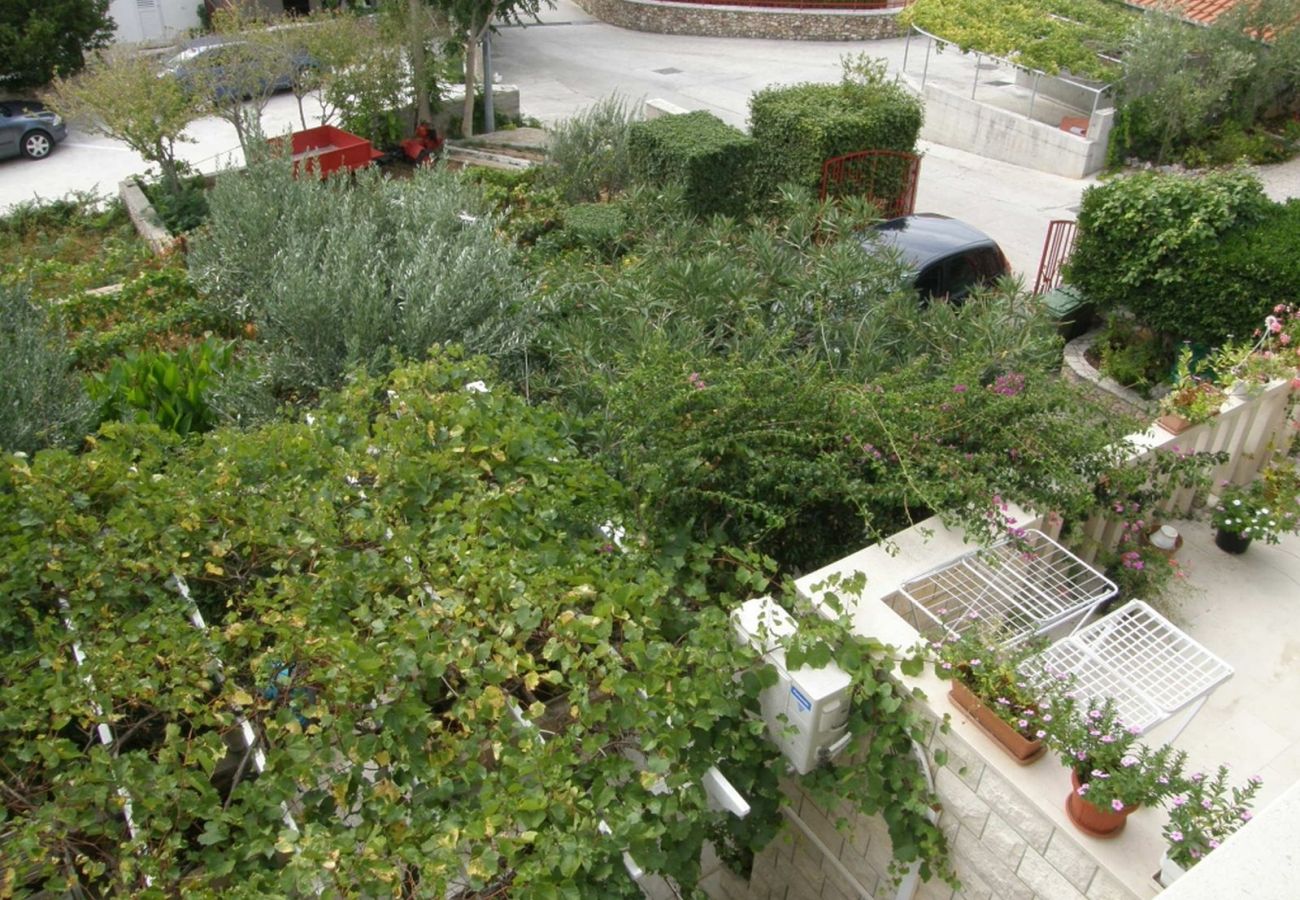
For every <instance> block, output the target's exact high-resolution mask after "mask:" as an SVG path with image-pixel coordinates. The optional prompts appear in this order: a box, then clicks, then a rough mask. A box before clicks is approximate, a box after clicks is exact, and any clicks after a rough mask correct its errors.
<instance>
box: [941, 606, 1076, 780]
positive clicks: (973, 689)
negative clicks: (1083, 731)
mask: <svg viewBox="0 0 1300 900" xmlns="http://www.w3.org/2000/svg"><path fill="white" fill-rule="evenodd" d="M1009 637H1010V636H1009V635H1005V634H1000V633H999V632H998V631H997V630H996V629H993V628H987V627H980V626H979V625H976V624H971V625H968V627H967V628H966V630H965V631H964V632H962V634H960V635H959V636H957V637H954V638H950V639H948V640H945V641H943V642H941V643H939V644H938V645H937V647H936V649H937V658H936V660H935V673H936V674H938V675H939V677H940V678H947V679H949V680H950V681H951V684H952V689H951V690H950V691H949V692H948V699H950V700H951V701H952V702H953V704H954V705H955V706H957V707H958V708H959V709H961V710H962V711H963V712H965V713H966V714H967V715H968V716H969V717H970V719H971V721H973V722H974V723H975V724H976V725H977V726H978V727H979V728H980V729H981V730H982V731H983V732H984V733H985V734H987V735H988V736H989V737H990V738H991V739H993V741H995V742H996V743H997V744H998V746H1000V747H1001V748H1002V749H1003V750H1004V751H1006V753H1007V754H1008V755H1009V756H1011V757H1012V758H1013V759H1015V760H1016V762H1018V763H1020V764H1021V765H1028V764H1029V763H1032V762H1034V761H1036V760H1037V759H1039V757H1041V756H1042V755H1043V753H1044V752H1045V748H1044V746H1043V739H1044V738H1045V737H1046V736H1047V731H1046V728H1047V726H1048V724H1050V722H1051V719H1052V716H1051V714H1050V713H1047V712H1045V710H1044V707H1045V703H1044V701H1045V699H1046V698H1045V693H1046V692H1048V691H1051V690H1053V687H1052V685H1051V684H1045V685H1043V686H1042V687H1039V686H1037V685H1035V684H1033V683H1031V682H1030V681H1029V680H1028V679H1027V678H1025V676H1024V675H1022V674H1021V673H1020V666H1021V664H1022V663H1024V661H1025V660H1026V659H1028V658H1030V657H1031V656H1034V655H1035V654H1036V653H1038V652H1039V651H1040V650H1041V649H1042V645H1041V642H1037V643H1035V642H1032V641H1022V642H1020V643H1016V644H1010V645H1009V644H1008V638H1009Z"/></svg>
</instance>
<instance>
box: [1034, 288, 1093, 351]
mask: <svg viewBox="0 0 1300 900" xmlns="http://www.w3.org/2000/svg"><path fill="white" fill-rule="evenodd" d="M1043 306H1044V307H1046V308H1047V314H1048V315H1050V316H1051V317H1052V319H1054V320H1055V321H1056V330H1057V331H1058V332H1059V333H1060V335H1061V337H1063V338H1065V339H1066V340H1067V341H1072V340H1074V339H1075V338H1077V337H1078V336H1079V335H1081V334H1083V333H1084V332H1085V331H1087V330H1088V329H1089V328H1091V327H1092V320H1093V308H1092V304H1091V303H1089V302H1088V301H1087V300H1085V299H1084V296H1083V294H1082V293H1080V292H1079V289H1078V288H1076V287H1072V286H1071V285H1068V284H1063V285H1061V286H1060V287H1058V288H1055V289H1054V290H1052V291H1050V292H1048V293H1046V294H1044V295H1043Z"/></svg>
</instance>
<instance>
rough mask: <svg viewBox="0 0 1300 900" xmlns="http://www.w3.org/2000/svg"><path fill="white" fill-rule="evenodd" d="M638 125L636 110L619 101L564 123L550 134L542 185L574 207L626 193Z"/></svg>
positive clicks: (602, 103) (615, 98) (613, 98)
mask: <svg viewBox="0 0 1300 900" xmlns="http://www.w3.org/2000/svg"><path fill="white" fill-rule="evenodd" d="M634 121H636V113H635V108H634V107H633V106H632V105H631V104H629V103H628V102H627V100H625V99H624V98H622V97H619V96H617V95H614V96H610V97H606V98H605V99H603V100H601V101H599V102H597V103H595V104H593V105H592V106H590V107H588V108H587V109H584V110H583V111H582V112H580V113H578V114H577V115H575V116H572V117H570V118H568V119H565V120H564V121H562V122H560V123H559V124H557V125H556V126H555V127H554V128H552V129H551V133H550V137H549V140H548V142H547V147H546V162H547V165H546V166H545V168H543V169H542V172H541V177H540V179H539V181H540V182H541V183H542V184H543V185H548V186H551V187H554V188H556V189H557V190H558V191H559V192H560V195H561V196H562V197H563V198H564V199H565V200H566V201H568V202H569V203H582V202H585V201H591V200H596V199H599V198H600V195H601V194H602V193H604V194H613V193H616V192H618V191H621V190H622V189H623V188H624V187H626V186H627V184H628V182H629V180H630V171H629V161H628V136H629V133H630V132H631V129H632V123H633V122H634Z"/></svg>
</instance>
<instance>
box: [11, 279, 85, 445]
mask: <svg viewBox="0 0 1300 900" xmlns="http://www.w3.org/2000/svg"><path fill="white" fill-rule="evenodd" d="M90 410H91V408H90V401H89V400H88V399H87V398H86V394H85V391H84V390H83V389H82V387H81V382H80V381H79V379H78V378H77V377H76V376H75V375H74V374H73V372H72V354H71V353H70V352H69V351H68V346H67V341H66V339H65V338H64V336H63V333H62V332H61V331H60V330H59V329H58V328H57V326H56V323H54V322H53V321H52V320H51V317H50V315H49V313H48V310H47V309H46V308H45V307H44V306H42V305H40V304H39V303H37V302H35V301H33V300H32V299H31V298H30V297H29V296H28V293H27V290H26V289H25V288H22V287H18V286H14V285H8V284H2V283H0V450H4V451H6V452H10V453H14V452H18V451H22V452H24V453H32V452H35V451H36V450H40V449H41V448H43V447H49V446H55V445H67V444H72V443H75V442H76V441H79V440H80V439H81V437H82V436H83V435H84V434H85V432H86V429H87V428H88V427H89V425H90Z"/></svg>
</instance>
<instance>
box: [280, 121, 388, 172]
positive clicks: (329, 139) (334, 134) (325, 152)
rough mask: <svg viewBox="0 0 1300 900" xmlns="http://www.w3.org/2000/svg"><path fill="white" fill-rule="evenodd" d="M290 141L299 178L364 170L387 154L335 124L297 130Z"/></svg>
mask: <svg viewBox="0 0 1300 900" xmlns="http://www.w3.org/2000/svg"><path fill="white" fill-rule="evenodd" d="M289 142H290V147H291V148H292V151H293V172H294V174H295V175H297V174H298V173H299V172H301V171H307V172H315V173H317V174H319V175H320V177H321V178H324V177H325V176H327V175H329V174H330V173H331V172H337V171H338V170H339V169H344V168H346V169H349V170H352V169H364V168H365V167H366V166H368V165H370V164H371V163H372V162H373V161H375V160H376V159H378V158H379V157H380V156H382V155H383V154H382V153H380V152H379V151H378V150H375V149H374V148H373V147H371V146H370V141H368V140H366V139H365V138H361V137H357V136H356V135H355V134H352V133H350V132H347V131H344V130H343V129H342V128H335V127H334V126H333V125H319V126H317V127H315V128H308V129H307V130H306V131H295V132H294V133H293V134H291V135H289Z"/></svg>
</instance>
